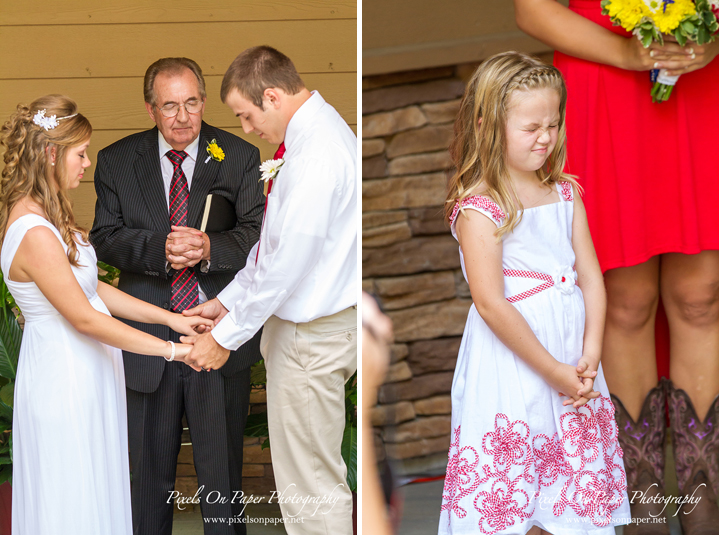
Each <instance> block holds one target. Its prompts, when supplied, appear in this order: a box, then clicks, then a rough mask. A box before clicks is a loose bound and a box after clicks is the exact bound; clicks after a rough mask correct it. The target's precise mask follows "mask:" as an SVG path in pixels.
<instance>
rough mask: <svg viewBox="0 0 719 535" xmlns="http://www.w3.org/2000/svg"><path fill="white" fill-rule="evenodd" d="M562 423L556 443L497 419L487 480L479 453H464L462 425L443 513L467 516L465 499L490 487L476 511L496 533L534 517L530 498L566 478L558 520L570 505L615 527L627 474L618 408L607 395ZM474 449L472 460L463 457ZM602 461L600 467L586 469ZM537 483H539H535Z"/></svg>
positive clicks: (487, 444)
mask: <svg viewBox="0 0 719 535" xmlns="http://www.w3.org/2000/svg"><path fill="white" fill-rule="evenodd" d="M559 424H560V430H559V432H558V433H555V434H554V435H553V436H552V437H549V436H547V435H544V434H539V435H536V436H534V437H532V435H531V432H530V429H529V426H528V425H527V423H526V422H523V421H521V420H515V421H510V420H509V418H508V417H507V416H506V415H504V414H497V415H496V416H495V419H494V430H493V431H489V432H487V433H485V434H484V436H483V437H482V451H483V452H484V454H485V455H487V456H490V457H491V458H492V462H491V463H485V464H484V465H482V467H481V470H480V472H481V473H482V474H483V477H481V479H480V478H479V474H478V470H477V466H478V464H479V456H478V455H477V451H476V450H475V449H474V448H471V447H470V446H465V447H463V448H460V427H457V429H455V431H454V440H453V441H452V443H451V445H450V450H449V464H448V468H447V479H446V480H445V494H444V496H443V504H442V510H443V511H444V510H448V514H449V521H450V522H451V517H452V513H453V512H454V513H455V514H456V515H457V517H459V518H464V517H465V516H466V515H467V511H466V510H465V509H463V508H462V507H460V505H459V501H460V500H461V499H463V498H465V497H467V496H469V495H470V494H472V493H473V492H474V491H475V490H477V489H478V488H479V486H480V485H483V486H484V485H490V486H489V489H487V488H486V487H484V488H483V489H481V490H480V492H478V493H477V495H476V496H475V498H474V507H475V509H476V510H477V511H478V512H479V513H480V519H479V524H478V527H479V529H480V531H481V532H482V533H484V534H486V535H493V534H495V533H497V532H499V531H502V530H504V529H506V528H508V527H510V526H513V525H514V524H516V523H517V522H520V523H521V522H523V521H525V520H527V519H528V518H530V517H531V516H532V514H533V513H534V505H533V504H532V499H531V498H530V494H533V495H534V497H537V496H539V495H540V493H541V489H542V487H550V486H552V485H554V484H555V483H557V482H560V481H562V480H563V486H562V489H561V492H560V494H559V496H558V499H557V500H556V501H555V503H554V506H553V509H552V512H553V513H554V515H555V516H560V515H562V514H563V513H564V512H565V511H566V509H567V507H569V508H571V509H572V510H573V511H574V512H575V513H576V514H577V515H578V516H580V517H585V518H588V519H589V520H591V522H592V523H593V524H594V525H596V526H602V527H603V526H607V525H609V524H610V523H611V521H612V512H613V511H615V510H616V509H617V508H619V506H620V505H621V504H622V502H623V500H624V495H625V493H626V488H627V481H626V475H625V473H624V469H623V468H622V465H621V464H618V463H619V459H621V458H622V456H623V452H622V449H621V448H620V447H619V443H618V441H617V425H616V422H615V421H614V406H613V405H612V402H611V401H610V400H609V399H608V398H606V397H604V396H600V397H599V398H597V399H595V400H592V401H590V402H589V403H587V404H586V405H584V406H583V407H581V408H580V409H578V410H571V409H570V410H569V411H568V412H565V413H564V414H562V416H561V417H560V419H559ZM470 451H471V453H472V456H471V458H466V457H463V456H464V455H465V452H467V453H468V452H470ZM600 455H601V457H602V461H603V465H602V466H601V468H599V469H591V468H587V465H588V463H592V462H594V461H596V460H598V459H599V457H600ZM615 461H616V462H615ZM520 468H521V470H519V469H520ZM535 481H536V485H532V484H533V483H534V482H535ZM521 486H523V487H524V488H521Z"/></svg>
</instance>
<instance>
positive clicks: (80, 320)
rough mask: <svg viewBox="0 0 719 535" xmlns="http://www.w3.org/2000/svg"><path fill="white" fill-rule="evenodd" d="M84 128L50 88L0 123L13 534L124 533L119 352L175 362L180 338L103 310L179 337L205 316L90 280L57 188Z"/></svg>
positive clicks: (76, 175) (88, 252)
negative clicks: (11, 386)
mask: <svg viewBox="0 0 719 535" xmlns="http://www.w3.org/2000/svg"><path fill="white" fill-rule="evenodd" d="M91 133H92V127H91V126H90V123H89V122H88V120H87V119H86V118H85V117H83V116H82V115H81V114H79V113H77V106H76V104H75V103H74V102H73V101H72V100H70V99H68V98H67V97H63V96H59V95H49V96H46V97H42V98H40V99H38V100H36V101H35V102H33V103H32V104H31V105H30V106H29V107H26V106H22V105H20V106H18V108H17V111H16V112H15V113H14V114H13V115H12V116H11V118H10V120H9V121H7V122H6V123H5V124H4V126H3V127H2V135H1V139H2V144H3V145H4V146H5V149H6V150H5V155H4V160H5V167H4V169H3V171H2V179H1V181H0V236H2V251H1V252H0V264H1V266H2V272H3V277H4V279H5V282H6V283H7V285H8V287H9V289H10V292H11V293H12V295H13V296H14V298H15V300H16V301H17V303H18V306H19V307H20V309H21V310H22V312H23V316H24V317H25V328H24V334H23V339H22V346H21V349H20V357H19V362H18V371H17V378H16V383H15V400H14V411H15V412H14V421H13V446H14V447H13V487H12V533H13V535H45V534H47V535H49V534H57V533H67V534H73V535H99V534H103V535H107V534H118V535H119V534H122V535H127V534H130V533H132V519H131V514H130V473H129V466H128V448H127V418H126V406H125V378H124V372H123V365H122V354H121V351H120V349H125V350H128V351H132V352H135V353H143V354H147V355H156V356H158V357H165V358H167V359H170V358H175V359H177V360H183V359H184V357H185V355H187V354H188V353H189V349H190V348H191V346H187V345H184V344H173V343H172V342H165V341H163V340H160V339H158V338H155V337H154V336H151V335H149V334H146V333H143V332H140V331H137V330H135V329H133V328H131V327H129V326H127V325H125V324H124V323H122V322H120V321H119V320H116V319H114V318H112V316H110V314H113V315H116V316H119V317H122V318H126V319H131V320H135V321H140V322H144V323H159V324H164V325H167V326H169V327H170V328H171V329H173V330H174V331H177V332H180V333H185V334H194V331H193V329H197V330H198V331H200V332H201V331H203V330H204V326H209V325H211V322H210V321H209V320H204V319H202V318H199V317H198V316H192V317H183V316H181V315H178V314H173V313H170V312H168V311H166V310H163V309H161V308H158V307H155V306H153V305H150V304H148V303H145V302H144V301H140V300H138V299H135V298H134V297H130V296H129V295H127V294H124V293H123V292H121V291H119V290H117V289H116V288H114V287H112V286H110V285H107V284H104V283H102V282H98V280H97V266H96V263H97V258H96V257H95V251H94V250H93V248H92V246H90V245H89V244H88V240H87V231H86V230H84V229H81V228H80V227H78V226H77V225H76V224H75V219H74V216H73V213H72V208H71V205H70V201H69V198H68V195H67V190H70V189H73V188H77V187H78V186H79V184H80V179H81V178H82V176H83V173H84V171H85V169H87V167H89V166H90V161H89V159H88V157H87V148H88V145H89V143H90V134H91ZM117 348H119V349H117ZM198 371H199V370H198Z"/></svg>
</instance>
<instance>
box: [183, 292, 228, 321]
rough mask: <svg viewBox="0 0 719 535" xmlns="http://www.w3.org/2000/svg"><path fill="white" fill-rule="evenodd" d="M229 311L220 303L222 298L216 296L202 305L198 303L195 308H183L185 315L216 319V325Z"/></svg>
mask: <svg viewBox="0 0 719 535" xmlns="http://www.w3.org/2000/svg"><path fill="white" fill-rule="evenodd" d="M227 312H228V310H227V309H226V308H225V307H224V306H223V304H222V303H220V300H219V299H217V297H215V298H214V299H210V300H209V301H206V302H204V303H202V304H201V305H197V306H196V307H195V308H188V309H187V310H183V311H182V314H183V315H184V316H200V317H202V318H207V319H210V320H215V325H217V324H218V323H220V320H221V319H222V318H224V317H225V315H227Z"/></svg>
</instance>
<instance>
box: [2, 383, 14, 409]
mask: <svg viewBox="0 0 719 535" xmlns="http://www.w3.org/2000/svg"><path fill="white" fill-rule="evenodd" d="M14 393H15V383H8V384H6V385H5V386H3V387H2V388H0V401H2V402H3V403H5V405H7V406H8V407H11V408H12V406H13V395H14Z"/></svg>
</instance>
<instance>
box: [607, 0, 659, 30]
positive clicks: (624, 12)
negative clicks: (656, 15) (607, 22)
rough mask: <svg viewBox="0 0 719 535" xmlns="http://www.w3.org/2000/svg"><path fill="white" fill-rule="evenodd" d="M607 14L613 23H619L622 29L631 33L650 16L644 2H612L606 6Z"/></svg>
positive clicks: (615, 0)
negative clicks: (645, 17)
mask: <svg viewBox="0 0 719 535" xmlns="http://www.w3.org/2000/svg"><path fill="white" fill-rule="evenodd" d="M606 10H607V14H608V15H609V16H610V17H611V19H612V21H613V22H618V23H619V24H621V25H622V28H624V29H625V30H627V31H628V32H631V31H632V30H634V28H635V27H636V26H637V24H639V21H641V20H642V17H644V16H646V15H648V14H649V9H648V8H647V5H646V3H645V2H644V0H612V1H611V2H610V3H609V4H608V5H607V6H606Z"/></svg>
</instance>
